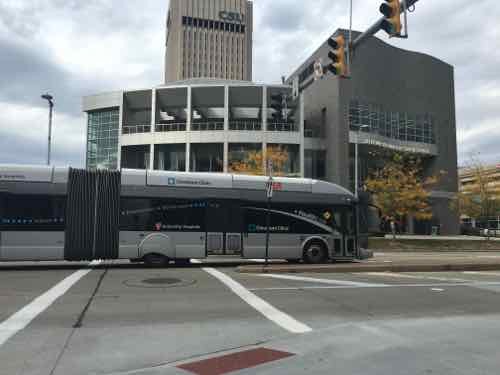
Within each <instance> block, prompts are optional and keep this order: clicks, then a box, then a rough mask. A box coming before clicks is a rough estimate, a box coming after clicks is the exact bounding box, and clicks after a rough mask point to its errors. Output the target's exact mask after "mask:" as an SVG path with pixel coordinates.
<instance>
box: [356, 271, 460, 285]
mask: <svg viewBox="0 0 500 375" xmlns="http://www.w3.org/2000/svg"><path fill="white" fill-rule="evenodd" d="M353 274H354V275H368V276H382V277H394V278H401V279H421V280H434V281H452V282H457V283H467V282H470V280H466V279H457V278H454V277H436V276H425V275H409V274H406V273H397V272H364V273H353Z"/></svg>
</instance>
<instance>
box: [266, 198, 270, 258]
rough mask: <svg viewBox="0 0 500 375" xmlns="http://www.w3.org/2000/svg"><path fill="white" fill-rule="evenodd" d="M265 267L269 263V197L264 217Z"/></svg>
mask: <svg viewBox="0 0 500 375" xmlns="http://www.w3.org/2000/svg"><path fill="white" fill-rule="evenodd" d="M266 226H267V230H266V266H267V265H268V263H269V232H270V226H271V197H268V198H267V216H266Z"/></svg>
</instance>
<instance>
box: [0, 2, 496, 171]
mask: <svg viewBox="0 0 500 375" xmlns="http://www.w3.org/2000/svg"><path fill="white" fill-rule="evenodd" d="M353 1H354V28H355V29H358V30H364V29H365V28H366V27H368V26H369V25H371V24H372V23H373V22H374V21H375V20H376V19H378V18H379V14H378V13H377V12H378V9H377V8H378V5H379V4H378V3H379V2H377V1H373V0H353ZM348 4H349V0H335V1H332V0H255V1H254V8H255V9H254V14H255V20H254V22H255V24H254V28H255V33H254V80H255V81H259V82H260V81H265V82H278V81H279V80H280V77H281V76H282V75H288V74H290V73H291V72H292V71H293V70H294V69H295V68H296V67H297V66H298V65H299V64H300V63H301V62H303V60H304V59H305V58H306V57H307V56H308V55H309V54H310V53H311V52H313V51H314V50H315V49H316V48H317V47H318V46H319V45H320V44H321V43H322V42H323V41H324V40H325V39H326V38H327V37H328V36H329V35H330V34H331V33H332V32H333V31H334V30H335V29H336V28H338V27H347V26H348ZM167 7H168V0H85V1H82V0H43V1H42V0H0V163H13V162H16V163H43V162H44V160H45V158H46V143H47V142H46V137H47V116H48V111H47V106H46V103H44V102H43V101H42V100H41V99H40V94H42V93H44V92H50V93H51V94H53V95H54V96H55V97H56V111H57V112H56V114H55V120H54V121H55V122H54V124H55V125H54V126H55V127H54V163H55V164H58V165H68V164H71V165H73V166H83V165H84V152H85V144H84V142H85V116H84V115H83V114H82V113H81V98H82V96H84V95H89V94H94V93H98V92H103V91H112V90H118V89H127V88H144V87H151V86H154V85H157V84H159V83H161V81H162V79H163V55H164V44H165V43H164V42H165V41H164V39H165V30H164V25H165V18H166V11H167ZM409 31H410V39H408V40H391V41H389V42H390V43H393V44H395V45H398V46H400V47H403V48H406V49H411V50H416V51H420V52H425V53H429V54H432V55H434V56H436V57H438V58H440V59H443V60H444V61H446V62H448V63H450V64H452V65H454V66H455V80H456V83H455V86H456V106H457V125H458V131H457V138H458V141H459V154H460V155H459V162H460V163H466V162H467V160H469V159H470V156H471V155H475V157H479V158H481V159H482V160H484V161H485V162H500V8H499V7H498V6H497V2H496V1H494V0H476V1H473V2H471V1H470V0H442V1H436V0H420V2H419V3H417V6H416V9H415V12H414V13H412V14H411V16H410V30H409ZM378 36H379V37H381V38H383V39H384V40H387V38H386V37H385V35H384V34H383V33H382V32H381V33H379V34H378Z"/></svg>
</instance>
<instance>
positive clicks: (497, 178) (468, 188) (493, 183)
mask: <svg viewBox="0 0 500 375" xmlns="http://www.w3.org/2000/svg"><path fill="white" fill-rule="evenodd" d="M478 169H479V170H478ZM458 175H459V179H460V192H462V193H464V194H472V195H474V194H477V193H478V191H480V186H484V185H486V187H487V189H488V190H489V194H491V195H492V196H494V199H495V200H497V201H500V164H497V165H488V166H484V167H483V166H477V167H475V168H460V169H459V172H458ZM481 178H482V179H484V180H483V182H482V184H480V182H479V181H480V179H481ZM461 220H462V223H463V224H465V225H469V226H471V227H473V228H483V229H495V230H500V211H498V212H497V213H496V216H493V217H489V218H482V219H479V218H471V217H468V216H465V215H463V216H462V217H461Z"/></svg>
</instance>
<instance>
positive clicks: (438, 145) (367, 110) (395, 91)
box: [287, 30, 459, 234]
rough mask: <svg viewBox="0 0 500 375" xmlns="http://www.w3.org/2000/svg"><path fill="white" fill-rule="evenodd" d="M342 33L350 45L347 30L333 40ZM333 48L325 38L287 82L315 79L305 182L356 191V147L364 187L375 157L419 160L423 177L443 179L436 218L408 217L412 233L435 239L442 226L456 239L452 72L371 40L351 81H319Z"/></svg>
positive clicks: (308, 106)
mask: <svg viewBox="0 0 500 375" xmlns="http://www.w3.org/2000/svg"><path fill="white" fill-rule="evenodd" d="M341 33H342V34H344V35H345V37H346V40H347V34H348V32H347V31H345V30H337V32H336V33H335V34H334V35H339V34H341ZM355 35H358V34H357V33H355ZM329 51H330V47H329V46H328V44H327V43H326V41H325V43H324V44H323V45H321V47H320V48H318V50H316V51H315V52H314V53H313V54H312V55H311V56H310V57H309V58H308V59H307V60H306V61H305V62H304V63H303V64H302V65H301V66H300V67H299V69H297V71H295V72H294V73H293V74H292V75H291V76H290V77H289V78H288V81H287V82H288V83H289V84H292V83H294V82H295V84H297V83H298V84H300V85H301V86H306V85H307V84H309V83H311V82H312V83H311V84H310V86H308V87H307V88H306V89H305V90H304V91H303V101H304V108H305V114H304V116H305V124H304V134H305V149H306V152H305V158H306V160H305V165H306V177H314V178H325V179H326V180H327V181H331V182H334V183H338V184H340V185H342V186H344V187H348V188H349V189H354V186H355V181H354V177H355V172H354V170H355V168H354V165H355V160H354V156H355V152H354V149H355V144H356V143H357V144H358V145H359V152H360V155H359V159H358V161H359V179H358V182H357V183H358V184H359V185H360V186H361V185H362V182H363V181H364V180H365V179H366V178H367V176H368V174H369V173H370V171H371V170H373V169H376V168H378V167H382V166H383V159H379V158H378V157H377V156H376V155H378V154H381V153H385V154H387V153H390V152H409V153H413V154H416V155H419V156H420V157H421V158H422V160H423V165H424V168H425V170H424V173H425V174H427V175H429V176H430V175H438V174H441V173H442V172H443V171H444V172H445V174H444V175H443V176H442V178H441V179H440V181H439V183H438V184H437V186H435V187H433V191H432V194H431V200H432V205H433V213H434V218H433V219H432V221H431V222H426V223H421V222H417V221H415V220H412V219H411V218H409V219H408V223H407V225H406V228H407V231H408V232H410V233H419V234H430V232H431V230H432V227H438V228H440V230H441V233H443V234H457V233H458V232H459V219H458V215H457V214H456V213H454V212H453V211H452V210H451V209H450V207H449V203H450V199H452V198H453V197H454V195H455V194H456V192H457V187H458V176H457V144H456V124H455V92H454V71H453V67H452V66H450V65H449V64H447V63H445V62H443V61H440V60H438V59H437V58H434V57H432V56H428V55H425V54H421V53H416V52H411V51H405V50H402V49H399V48H396V47H393V46H391V45H389V44H387V43H385V42H383V41H381V40H380V39H378V38H375V37H371V38H370V39H369V40H367V41H366V42H365V43H364V44H363V45H361V46H360V47H359V48H357V50H356V51H355V54H354V58H353V62H352V65H351V78H350V79H342V78H338V77H335V76H333V75H331V74H328V75H325V76H324V77H323V78H322V79H319V80H316V81H314V63H315V62H316V61H318V60H320V59H321V61H322V62H323V63H326V62H327V61H328V60H329V59H328V52H329ZM311 166H316V169H318V170H319V172H320V173H319V174H318V172H317V171H315V168H311ZM318 167H319V168H318ZM321 172H322V173H323V174H321Z"/></svg>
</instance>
